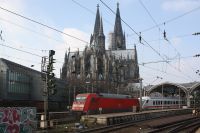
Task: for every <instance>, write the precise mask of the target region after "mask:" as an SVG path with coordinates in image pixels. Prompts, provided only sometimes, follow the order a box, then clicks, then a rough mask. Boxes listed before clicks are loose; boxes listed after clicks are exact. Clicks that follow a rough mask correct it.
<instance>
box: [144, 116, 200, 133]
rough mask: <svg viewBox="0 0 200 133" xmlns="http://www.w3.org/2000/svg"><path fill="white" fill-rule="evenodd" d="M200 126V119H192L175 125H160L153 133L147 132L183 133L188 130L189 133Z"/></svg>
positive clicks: (148, 132)
mask: <svg viewBox="0 0 200 133" xmlns="http://www.w3.org/2000/svg"><path fill="white" fill-rule="evenodd" d="M199 126H200V118H198V117H195V118H190V119H186V120H182V121H178V122H174V123H168V124H163V125H159V126H158V127H154V128H156V129H153V130H151V131H146V132H147V133H163V132H167V133H178V132H181V131H185V130H187V132H188V133H189V132H194V131H195V130H196V129H198V127H199Z"/></svg>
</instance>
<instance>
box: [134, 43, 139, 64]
mask: <svg viewBox="0 0 200 133" xmlns="http://www.w3.org/2000/svg"><path fill="white" fill-rule="evenodd" d="M134 50H135V53H134V54H135V55H134V59H135V65H138V58H137V49H136V45H134Z"/></svg>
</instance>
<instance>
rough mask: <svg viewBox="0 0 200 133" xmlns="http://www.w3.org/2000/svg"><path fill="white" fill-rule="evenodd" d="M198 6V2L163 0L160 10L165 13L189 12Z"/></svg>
mask: <svg viewBox="0 0 200 133" xmlns="http://www.w3.org/2000/svg"><path fill="white" fill-rule="evenodd" d="M199 4H200V2H199V0H165V1H164V2H163V3H162V9H163V10H166V11H189V10H191V9H194V8H196V7H197V6H199Z"/></svg>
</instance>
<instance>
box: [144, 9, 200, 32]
mask: <svg viewBox="0 0 200 133" xmlns="http://www.w3.org/2000/svg"><path fill="white" fill-rule="evenodd" d="M199 9H200V6H198V7H197V8H194V9H192V10H190V11H188V12H185V13H183V14H181V15H179V16H176V17H174V18H171V19H169V20H166V21H163V22H161V23H159V24H157V25H154V26H152V27H150V28H147V29H144V30H142V31H141V32H146V31H149V30H152V29H154V28H156V27H157V26H160V25H163V24H164V23H165V24H167V23H170V22H172V21H175V20H177V19H179V18H181V17H184V16H186V15H188V14H190V13H192V12H194V11H197V10H199Z"/></svg>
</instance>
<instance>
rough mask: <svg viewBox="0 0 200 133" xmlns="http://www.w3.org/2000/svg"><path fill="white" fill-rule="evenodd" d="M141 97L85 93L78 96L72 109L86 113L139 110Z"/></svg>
mask: <svg viewBox="0 0 200 133" xmlns="http://www.w3.org/2000/svg"><path fill="white" fill-rule="evenodd" d="M139 107H140V106H139V99H138V98H133V97H132V96H130V95H121V94H107V93H83V94H78V95H77V96H76V99H75V101H74V102H73V105H72V111H76V112H82V113H84V114H101V113H114V112H129V111H135V112H136V111H139Z"/></svg>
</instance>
